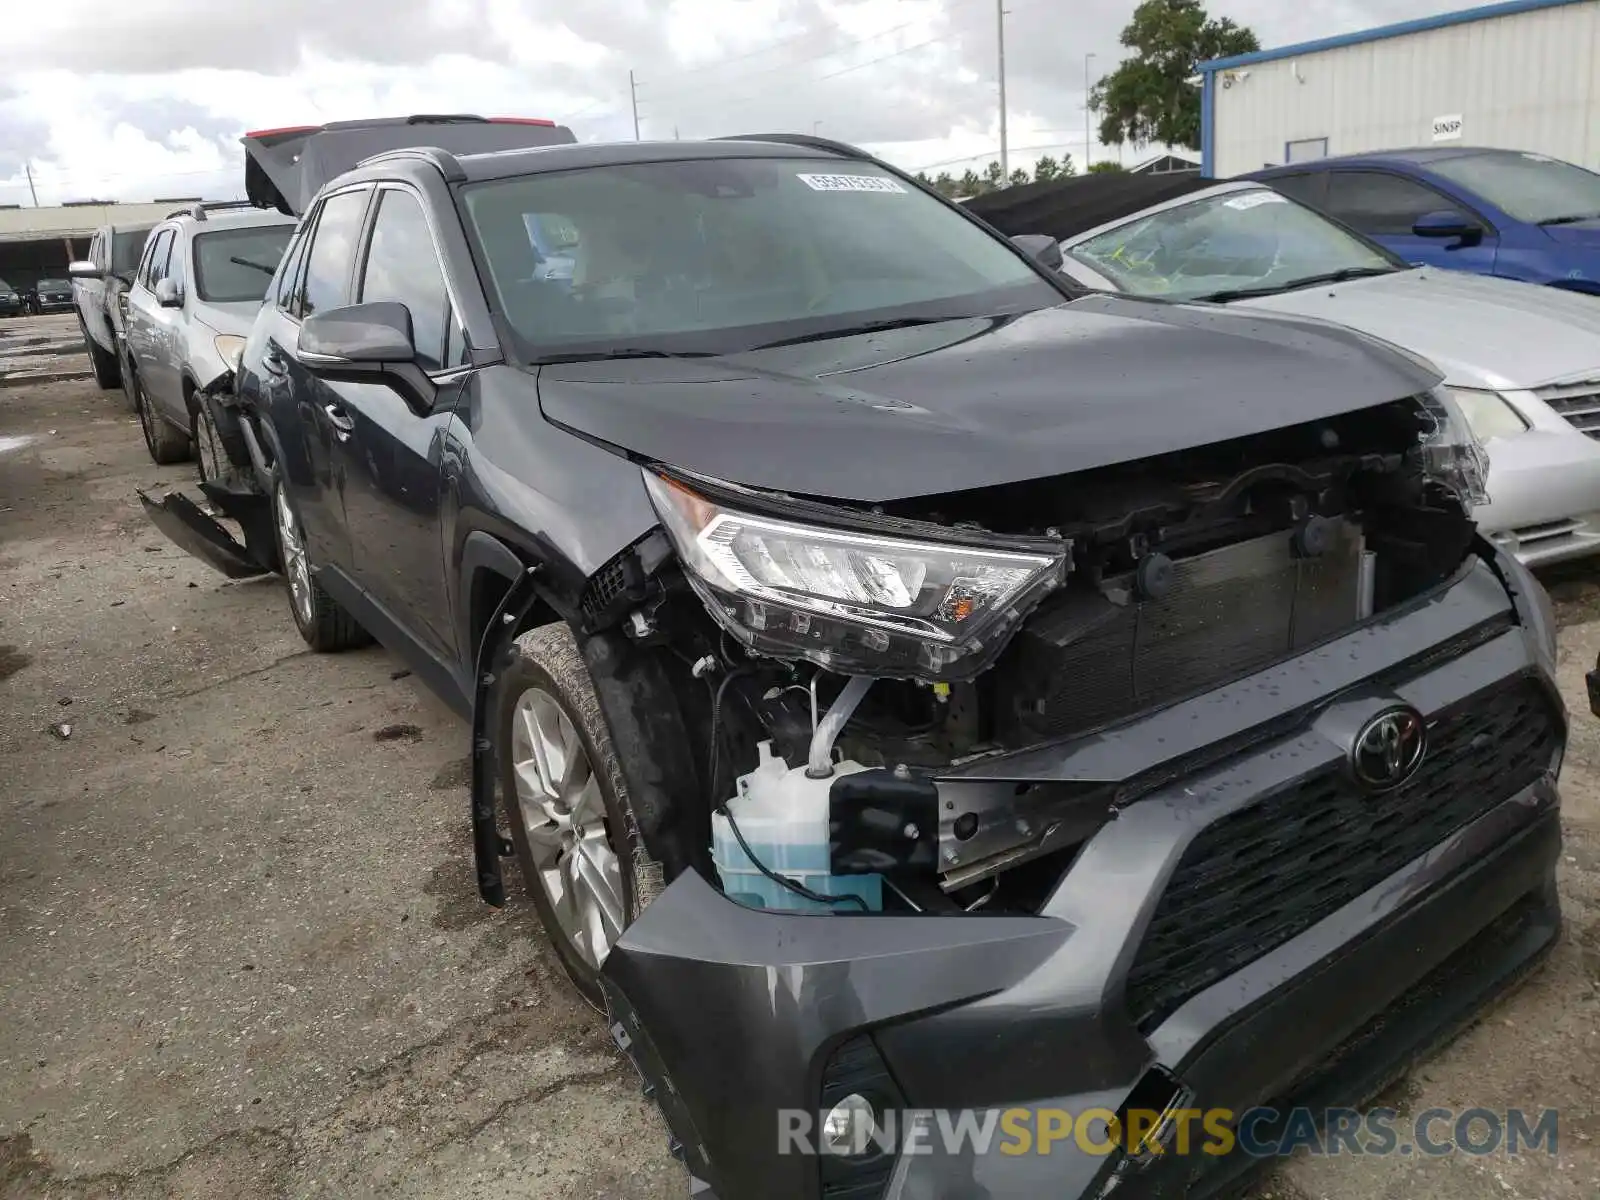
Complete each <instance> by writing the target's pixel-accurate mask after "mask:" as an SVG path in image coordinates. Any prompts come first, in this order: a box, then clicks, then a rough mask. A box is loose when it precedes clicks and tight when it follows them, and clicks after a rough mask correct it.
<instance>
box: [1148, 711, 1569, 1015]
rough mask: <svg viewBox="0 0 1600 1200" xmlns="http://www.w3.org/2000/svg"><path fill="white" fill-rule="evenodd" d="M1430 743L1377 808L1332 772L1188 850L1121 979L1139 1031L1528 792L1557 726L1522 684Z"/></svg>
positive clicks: (1442, 729) (1211, 830) (1238, 816)
mask: <svg viewBox="0 0 1600 1200" xmlns="http://www.w3.org/2000/svg"><path fill="white" fill-rule="evenodd" d="M1428 736H1429V742H1430V745H1429V750H1428V756H1427V758H1426V759H1425V760H1424V761H1423V764H1422V767H1421V769H1420V770H1419V771H1418V772H1417V774H1416V776H1415V777H1414V778H1413V779H1412V780H1411V781H1410V782H1409V783H1407V784H1406V785H1405V786H1404V787H1401V788H1397V789H1396V790H1394V791H1392V792H1387V793H1382V794H1377V795H1374V794H1371V793H1368V792H1365V791H1362V790H1361V789H1360V788H1359V787H1357V786H1356V785H1355V784H1354V783H1352V782H1350V781H1349V780H1347V779H1346V777H1345V776H1344V775H1343V773H1342V772H1337V771H1334V772H1329V773H1327V774H1324V775H1320V776H1318V777H1316V778H1314V779H1309V780H1305V781H1302V782H1301V783H1298V784H1295V785H1294V786H1292V787H1289V788H1286V789H1284V790H1283V791H1280V792H1276V793H1274V794H1272V795H1269V796H1267V797H1265V798H1264V799H1262V800H1260V801H1259V802H1257V803H1255V804H1252V805H1249V806H1248V807H1246V808H1242V809H1238V810H1236V811H1234V812H1232V813H1229V814H1228V815H1227V816H1225V817H1223V818H1221V819H1220V820H1218V821H1217V822H1215V823H1214V824H1212V825H1211V826H1209V827H1208V828H1206V829H1205V830H1204V831H1202V832H1201V833H1200V835H1199V836H1198V837H1196V838H1195V839H1194V841H1192V842H1191V843H1190V844H1189V847H1188V849H1187V850H1186V851H1185V852H1184V855H1183V857H1182V859H1181V860H1180V861H1179V863H1178V867H1177V869H1176V871H1175V872H1174V873H1173V876H1172V879H1171V880H1170V881H1169V883H1168V885H1167V890H1166V892H1165V893H1164V894H1163V895H1162V897H1161V901H1160V903H1159V904H1158V905H1157V907H1156V912H1155V916H1154V917H1153V918H1152V920H1151V923H1150V927H1149V929H1148V930H1146V932H1145V938H1144V942H1143V944H1142V945H1141V946H1140V948H1139V953H1138V956H1137V957H1136V958H1135V960H1134V964H1133V968H1132V970H1131V971H1130V972H1129V975H1128V984H1127V1000H1128V1006H1129V1009H1130V1011H1131V1012H1132V1014H1133V1016H1134V1019H1135V1020H1136V1021H1137V1022H1138V1024H1139V1027H1140V1028H1141V1029H1143V1030H1146V1031H1149V1030H1150V1029H1153V1028H1154V1027H1155V1026H1157V1025H1159V1024H1160V1023H1161V1022H1162V1021H1164V1020H1166V1018H1167V1017H1169V1016H1171V1015H1172V1013H1173V1012H1175V1011H1176V1010H1177V1009H1178V1007H1179V1006H1180V1005H1182V1004H1183V1003H1184V1001H1186V1000H1188V999H1189V998H1190V997H1191V996H1193V995H1195V994H1196V993H1198V992H1200V991H1202V990H1204V989H1205V988H1207V987H1210V986H1211V985H1212V984H1213V983H1216V982H1217V981H1218V980H1219V979H1222V978H1224V977H1225V976H1227V975H1230V974H1232V973H1233V972H1235V971H1237V970H1239V969H1240V968H1241V967H1243V966H1245V965H1246V964H1248V963H1251V962H1253V961H1255V960H1256V959H1258V958H1260V957H1261V956H1262V955H1264V954H1268V953H1270V952H1271V951H1273V950H1275V949H1276V948H1277V947H1279V946H1281V945H1283V944H1284V943H1285V942H1287V941H1288V940H1289V939H1290V938H1293V937H1295V936H1296V935H1298V934H1300V933H1303V932H1304V931H1305V930H1307V929H1309V928H1310V927H1311V926H1312V925H1314V924H1316V922H1318V921H1320V920H1322V919H1323V918H1324V917H1326V916H1328V915H1329V914H1330V913H1332V912H1334V911H1335V910H1336V909H1338V908H1339V907H1341V906H1342V905H1344V904H1347V903H1349V902H1350V901H1351V900H1353V899H1355V898H1356V897H1357V896H1359V895H1360V894H1361V893H1362V892H1365V891H1366V890H1367V889H1369V888H1371V887H1375V886H1376V885H1377V884H1379V883H1380V882H1382V881H1383V880H1384V879H1385V878H1387V877H1388V876H1389V875H1391V874H1393V873H1394V872H1395V871H1397V870H1399V869H1400V868H1401V867H1402V866H1404V865H1405V864H1406V863H1408V862H1410V861H1411V860H1412V859H1414V858H1417V857H1418V856H1419V855H1421V854H1423V853H1424V852H1426V851H1427V850H1428V849H1429V848H1430V847H1432V846H1435V845H1437V844H1438V843H1439V842H1441V841H1443V840H1444V839H1445V838H1446V837H1448V836H1449V835H1450V834H1451V833H1453V832H1454V831H1455V830H1457V829H1459V828H1461V827H1462V826H1464V825H1466V824H1468V823H1470V822H1471V821H1473V820H1474V819H1475V818H1477V817H1479V816H1481V815H1482V814H1483V813H1485V812H1487V811H1488V810H1489V809H1490V808H1492V807H1494V806H1495V805H1496V804H1498V803H1500V802H1501V801H1502V800H1504V799H1506V798H1507V797H1508V796H1510V795H1512V794H1513V793H1515V792H1517V791H1519V790H1520V789H1522V788H1524V787H1527V786H1528V785H1529V784H1531V783H1534V782H1535V781H1536V780H1537V779H1538V778H1539V776H1540V774H1541V773H1542V772H1544V771H1545V770H1547V769H1548V768H1549V766H1550V762H1551V758H1552V756H1553V755H1554V753H1555V752H1556V749H1557V747H1558V745H1559V741H1560V737H1561V726H1560V718H1559V717H1558V716H1557V714H1556V712H1555V710H1554V709H1553V708H1552V707H1551V704H1550V701H1549V699H1548V697H1547V696H1546V695H1545V693H1544V691H1543V690H1542V689H1541V688H1540V687H1539V685H1538V684H1537V683H1535V682H1534V681H1533V680H1531V679H1519V680H1517V681H1516V682H1515V683H1512V684H1508V685H1505V686H1503V687H1501V688H1499V689H1497V690H1495V691H1493V692H1490V693H1486V694H1483V695H1479V696H1476V697H1474V698H1473V699H1471V700H1469V701H1467V702H1465V703H1463V704H1461V705H1459V706H1457V707H1456V708H1455V709H1454V710H1452V711H1451V712H1449V713H1447V714H1446V715H1445V716H1443V717H1442V718H1440V719H1439V720H1438V721H1437V722H1435V724H1434V725H1433V726H1432V727H1431V728H1430V729H1429V734H1428Z"/></svg>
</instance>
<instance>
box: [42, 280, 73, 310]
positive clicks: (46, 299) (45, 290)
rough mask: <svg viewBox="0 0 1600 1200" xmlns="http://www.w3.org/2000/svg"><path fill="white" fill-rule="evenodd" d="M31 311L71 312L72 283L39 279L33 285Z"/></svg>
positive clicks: (69, 281)
mask: <svg viewBox="0 0 1600 1200" xmlns="http://www.w3.org/2000/svg"><path fill="white" fill-rule="evenodd" d="M33 311H34V312H35V313H39V314H43V313H58V312H71V311H72V281H71V280H70V279H41V280H39V281H38V282H37V283H35V284H34V285H33Z"/></svg>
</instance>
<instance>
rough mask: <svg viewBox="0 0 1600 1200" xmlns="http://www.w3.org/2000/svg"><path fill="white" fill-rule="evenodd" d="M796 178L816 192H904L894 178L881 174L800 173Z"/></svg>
mask: <svg viewBox="0 0 1600 1200" xmlns="http://www.w3.org/2000/svg"><path fill="white" fill-rule="evenodd" d="M796 178H798V179H799V180H800V182H801V183H803V184H805V185H806V186H807V187H808V188H810V189H811V190H812V191H814V192H904V191H905V190H906V189H905V188H904V187H902V186H901V185H900V184H899V183H898V182H897V181H895V180H893V179H885V178H883V177H882V176H881V175H799V176H797V177H796Z"/></svg>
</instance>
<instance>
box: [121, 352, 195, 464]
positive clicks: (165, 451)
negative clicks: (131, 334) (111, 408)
mask: <svg viewBox="0 0 1600 1200" xmlns="http://www.w3.org/2000/svg"><path fill="white" fill-rule="evenodd" d="M133 403H134V411H136V412H137V413H138V414H139V426H140V428H141V429H143V430H144V448H145V449H146V450H148V451H150V459H151V461H152V462H154V463H156V464H157V465H158V466H163V467H165V466H170V465H171V464H172V463H181V462H183V461H185V460H186V459H187V458H188V457H189V452H190V445H189V439H188V437H186V436H185V435H184V434H183V433H182V432H180V431H179V430H177V429H174V428H173V427H172V426H171V425H170V424H169V423H168V422H167V421H165V420H163V419H162V418H161V417H158V416H157V415H156V414H155V412H154V410H153V409H152V407H151V404H150V398H149V397H148V396H146V395H145V391H144V385H143V384H142V383H140V382H139V377H138V376H137V375H135V376H134V377H133Z"/></svg>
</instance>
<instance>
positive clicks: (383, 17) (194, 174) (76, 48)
mask: <svg viewBox="0 0 1600 1200" xmlns="http://www.w3.org/2000/svg"><path fill="white" fill-rule="evenodd" d="M1457 6H1458V5H1457V0H1338V2H1335V3H1330V4H1326V5H1322V6H1310V5H1302V6H1291V5H1285V4H1283V3H1281V0H1213V2H1212V3H1211V5H1210V6H1209V7H1210V9H1211V12H1212V13H1213V15H1217V16H1231V17H1233V18H1234V19H1235V20H1237V21H1239V22H1241V23H1242V24H1246V25H1248V26H1250V27H1251V28H1253V29H1255V30H1256V31H1257V33H1258V34H1259V36H1260V37H1261V40H1262V42H1263V43H1264V44H1267V45H1273V44H1282V43H1284V42H1290V41H1298V40H1303V39H1307V38H1312V37H1319V36H1324V35H1327V34H1331V33H1338V32H1343V31H1348V30H1351V29H1357V28H1361V27H1364V26H1369V25H1374V24H1380V23H1383V22H1386V21H1390V20H1398V19H1402V18H1406V17H1414V16H1419V15H1424V14H1427V13H1433V12H1440V11H1445V10H1448V9H1450V8H1452V7H1457ZM1132 9H1133V0H1072V3H1071V4H1070V5H1063V4H1061V3H1060V2H1059V0H1010V3H1009V5H1008V13H1009V15H1008V17H1007V76H1008V90H1009V93H1010V110H1011V111H1010V142H1011V145H1012V146H1013V147H1014V148H1016V149H1014V151H1013V155H1012V157H1013V161H1014V163H1016V164H1022V163H1029V162H1031V161H1032V160H1033V159H1035V158H1037V157H1038V156H1039V155H1040V154H1041V153H1046V152H1050V153H1054V154H1057V155H1059V154H1060V153H1061V152H1062V151H1069V152H1071V153H1072V155H1073V156H1074V158H1076V159H1080V160H1081V158H1082V155H1083V143H1084V134H1083V117H1084V113H1083V100H1084V71H1083V56H1084V54H1086V53H1089V52H1093V53H1094V54H1095V55H1096V60H1095V64H1094V67H1095V73H1096V74H1097V75H1098V74H1099V73H1102V72H1104V71H1108V70H1110V69H1112V68H1113V67H1114V66H1115V65H1116V62H1117V61H1118V59H1119V58H1120V56H1121V50H1120V47H1119V46H1118V45H1117V35H1118V33H1119V32H1120V30H1121V28H1122V26H1123V25H1124V24H1125V23H1126V21H1127V19H1128V17H1129V15H1130V14H1131V12H1132ZM994 26H995V9H994V4H993V0H671V2H670V3H662V2H661V0H590V2H589V3H587V4H583V5H572V4H570V3H564V4H560V5H557V4H556V3H554V0H344V2H343V3H342V4H340V5H329V4H327V3H326V2H325V0H228V2H226V3H216V2H215V0H140V3H137V4H129V3H127V2H126V0H51V2H49V3H44V4H24V3H23V2H22V0H13V2H12V4H11V5H8V11H7V13H6V16H5V27H6V32H5V37H4V39H3V40H0V79H3V80H5V84H4V86H0V203H18V202H21V203H27V202H28V191H27V185H26V182H25V179H24V177H23V171H22V164H23V162H25V161H26V162H27V163H29V164H30V165H31V167H32V170H33V173H34V177H35V182H36V185H37V186H38V189H39V198H40V200H41V201H42V202H45V203H51V202H58V201H60V200H63V199H79V198H86V197H89V196H95V197H103V196H108V195H109V196H113V197H117V198H128V199H139V198H147V197H149V196H152V195H169V196H170V195H183V194H194V193H196V192H203V193H204V194H206V195H208V196H218V195H220V196H231V195H236V194H237V193H238V191H239V190H240V186H241V175H242V173H241V171H240V161H241V160H240V157H239V147H238V140H237V139H238V135H239V134H240V133H241V132H243V131H244V130H245V129H247V128H255V127H262V126H273V125H282V124H292V123H297V122H312V121H324V120H337V119H346V118H351V117H363V116H380V115H392V114H395V113H401V112H479V113H483V114H485V115H517V114H520V115H531V116H551V117H556V118H559V119H563V120H567V121H569V122H570V123H571V124H572V126H573V128H574V130H575V131H576V132H577V133H578V136H579V137H580V138H583V139H585V140H588V139H592V138H626V137H631V136H632V133H633V121H632V114H631V107H630V101H629V95H628V72H629V70H630V68H631V69H633V70H634V71H635V72H636V73H637V77H638V81H639V108H640V119H641V124H642V127H643V132H644V135H645V136H646V137H672V136H673V135H674V132H675V131H676V132H677V133H679V134H680V135H681V136H683V137H698V136H714V135H717V134H724V133H733V132H751V131H756V132H766V131H772V130H791V131H797V132H806V133H809V132H811V131H812V130H813V129H816V130H817V131H818V132H820V133H822V134H823V135H825V136H830V137H836V138H840V139H842V140H845V141H852V142H857V143H860V144H864V145H868V146H871V147H872V148H874V149H876V150H878V151H879V152H881V153H885V154H887V155H888V156H889V157H891V158H892V159H893V160H894V161H896V162H898V163H900V164H901V165H904V166H907V167H912V168H919V167H923V166H932V165H933V164H938V163H949V165H950V168H951V169H952V170H953V171H954V173H957V174H959V173H960V170H961V169H962V168H963V167H964V166H965V165H967V164H966V163H964V162H961V161H958V160H960V159H961V158H962V156H971V158H972V160H973V161H974V162H975V164H976V165H978V166H980V167H981V166H982V164H983V162H984V161H987V159H989V158H991V157H994V156H995V154H996V151H997V148H998V144H999V134H998V123H997V120H996V113H995V106H996V88H995V76H996V65H995V38H994V34H995V29H994ZM177 34H181V36H178V35H177ZM1114 153H1115V152H1114V151H1108V150H1106V149H1104V148H1096V157H1106V156H1108V155H1112V156H1114ZM1127 157H1128V159H1129V161H1132V160H1133V159H1134V158H1135V157H1137V156H1136V155H1134V154H1133V152H1132V151H1131V150H1130V151H1128V152H1127Z"/></svg>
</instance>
